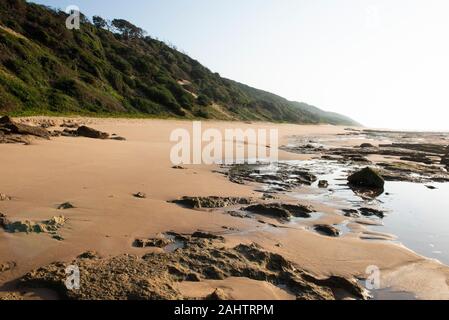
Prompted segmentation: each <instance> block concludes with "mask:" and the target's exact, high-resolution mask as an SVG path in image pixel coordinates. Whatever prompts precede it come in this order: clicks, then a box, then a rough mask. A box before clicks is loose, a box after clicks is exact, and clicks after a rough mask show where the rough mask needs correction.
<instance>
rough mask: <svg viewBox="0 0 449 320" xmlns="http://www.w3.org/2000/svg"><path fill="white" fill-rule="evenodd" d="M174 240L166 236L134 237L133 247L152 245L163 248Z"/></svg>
mask: <svg viewBox="0 0 449 320" xmlns="http://www.w3.org/2000/svg"><path fill="white" fill-rule="evenodd" d="M173 242H174V241H173V240H172V239H167V238H154V239H136V240H134V243H133V247H136V248H146V247H154V248H165V247H166V246H168V245H169V244H172V243H173Z"/></svg>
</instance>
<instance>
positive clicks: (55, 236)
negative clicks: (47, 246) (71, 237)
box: [51, 234, 64, 241]
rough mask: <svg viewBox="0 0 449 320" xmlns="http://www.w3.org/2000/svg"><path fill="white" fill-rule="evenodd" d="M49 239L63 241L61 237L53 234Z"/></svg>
mask: <svg viewBox="0 0 449 320" xmlns="http://www.w3.org/2000/svg"><path fill="white" fill-rule="evenodd" d="M51 237H52V238H53V239H55V240H58V241H63V240H64V238H63V237H62V236H61V235H59V234H54V235H52V236H51Z"/></svg>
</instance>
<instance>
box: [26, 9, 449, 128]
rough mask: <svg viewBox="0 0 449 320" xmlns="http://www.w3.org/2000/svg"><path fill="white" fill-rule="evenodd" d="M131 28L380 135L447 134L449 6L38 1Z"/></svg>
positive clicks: (240, 78) (241, 79) (250, 82)
mask: <svg viewBox="0 0 449 320" xmlns="http://www.w3.org/2000/svg"><path fill="white" fill-rule="evenodd" d="M33 2H37V3H41V4H45V5H49V6H51V7H55V8H60V9H65V8H66V7H67V6H69V5H77V6H78V7H79V8H80V10H81V11H82V12H83V13H84V14H86V15H87V16H88V17H91V16H93V15H100V16H102V17H104V18H108V19H113V18H124V19H127V20H129V21H131V22H133V23H134V24H136V25H138V26H140V27H142V28H143V29H145V30H146V31H147V32H148V34H149V35H150V36H152V37H157V38H159V39H161V40H164V41H166V42H170V43H172V44H174V45H175V46H176V47H177V48H179V49H180V50H182V51H184V52H186V53H187V54H189V55H190V56H191V57H193V58H195V59H197V60H199V61H200V62H201V63H202V64H203V65H205V66H207V67H208V68H209V69H211V70H212V71H214V72H218V73H220V74H221V75H222V76H224V77H226V78H230V79H233V80H236V81H239V82H242V83H245V84H248V85H251V86H253V87H256V88H260V89H264V90H267V91H270V92H273V93H275V94H278V95H280V96H283V97H285V98H287V99H289V100H295V101H302V102H306V103H309V104H312V105H315V106H317V107H319V108H322V109H325V110H328V111H334V112H339V113H342V114H345V115H347V116H350V117H352V118H353V119H355V120H357V121H359V122H360V123H362V124H363V125H366V126H371V127H377V128H394V129H418V130H449V124H448V119H449V18H448V17H449V1H447V0H427V1H424V0H394V1H392V0H132V1H118V0H95V1H92V0H36V1H33Z"/></svg>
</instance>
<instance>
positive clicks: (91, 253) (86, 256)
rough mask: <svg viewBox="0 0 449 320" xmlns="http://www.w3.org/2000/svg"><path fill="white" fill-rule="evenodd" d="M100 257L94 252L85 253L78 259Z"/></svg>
mask: <svg viewBox="0 0 449 320" xmlns="http://www.w3.org/2000/svg"><path fill="white" fill-rule="evenodd" d="M99 258H100V255H99V254H98V252H96V251H86V252H84V253H82V254H80V255H79V256H78V259H88V260H92V259H99Z"/></svg>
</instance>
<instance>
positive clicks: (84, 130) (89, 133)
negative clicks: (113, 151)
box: [76, 126, 109, 139]
mask: <svg viewBox="0 0 449 320" xmlns="http://www.w3.org/2000/svg"><path fill="white" fill-rule="evenodd" d="M76 135H78V136H80V137H87V138H92V139H108V138H109V134H108V133H106V132H101V131H98V130H95V129H93V128H89V127H86V126H81V127H79V128H78V129H77V130H76Z"/></svg>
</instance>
